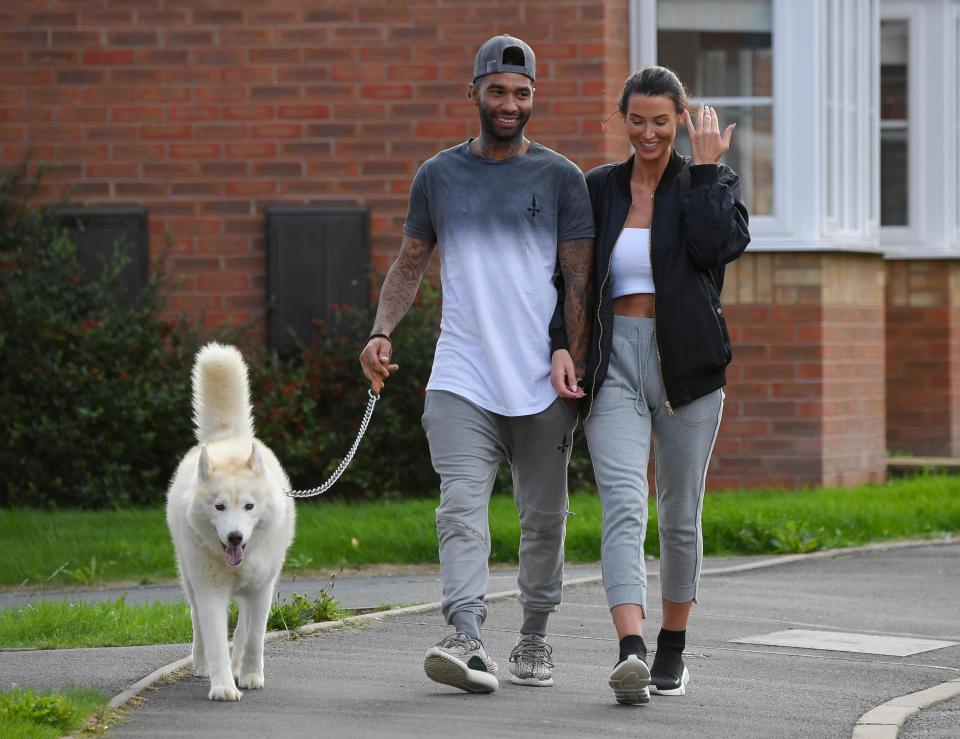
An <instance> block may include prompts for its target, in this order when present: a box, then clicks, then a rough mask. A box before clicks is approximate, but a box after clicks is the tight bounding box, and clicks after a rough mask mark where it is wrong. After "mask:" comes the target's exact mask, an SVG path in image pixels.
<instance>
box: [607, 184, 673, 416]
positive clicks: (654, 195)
mask: <svg viewBox="0 0 960 739" xmlns="http://www.w3.org/2000/svg"><path fill="white" fill-rule="evenodd" d="M650 199H651V200H652V201H653V208H652V212H651V213H650V238H649V239H648V240H647V244H648V245H649V247H650V277H651V279H653V284H654V285H656V284H657V280H656V278H655V277H654V274H653V221H654V219H655V218H656V217H657V191H656V189H654V191H653V192H652V193H650ZM654 304H656V297H654ZM653 348H654V349H656V350H657V370H658V371H659V372H660V384H661V385H662V386H663V397H665V398H666V399H667V402H666V406H667V415H668V416H672V415H673V406H671V405H670V396H669V395H667V384H666V383H665V382H664V381H663V363H661V361H660V343H659V342H658V341H657V318H656V311H654V318H653ZM594 379H596V378H594ZM591 407H592V406H591Z"/></svg>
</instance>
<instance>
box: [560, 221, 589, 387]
mask: <svg viewBox="0 0 960 739" xmlns="http://www.w3.org/2000/svg"><path fill="white" fill-rule="evenodd" d="M558 251H559V257H560V271H561V273H562V274H563V282H564V285H565V288H566V289H565V291H564V301H563V320H564V323H565V324H566V329H567V344H568V345H569V347H570V356H571V357H572V358H573V365H574V367H575V369H576V372H577V375H578V376H580V377H582V376H583V374H584V373H585V372H586V370H587V348H588V346H589V343H590V326H591V315H590V306H591V305H592V304H593V300H592V298H593V296H592V295H591V290H590V276H591V273H592V271H593V239H572V240H570V241H561V242H560V248H559V250H558Z"/></svg>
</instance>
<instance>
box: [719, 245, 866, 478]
mask: <svg viewBox="0 0 960 739" xmlns="http://www.w3.org/2000/svg"><path fill="white" fill-rule="evenodd" d="M727 269H728V271H727V280H726V284H725V286H724V291H723V300H724V305H725V311H726V314H727V323H728V326H729V328H730V335H731V339H732V340H733V352H734V360H733V364H732V365H731V366H730V368H729V370H728V373H727V377H728V380H729V385H728V387H727V389H726V392H727V402H726V406H725V409H724V420H723V424H722V425H721V428H720V434H719V437H718V439H717V445H716V449H715V453H714V459H713V463H712V464H711V468H710V477H709V479H708V482H709V485H710V487H711V488H713V489H721V488H728V487H757V486H785V487H789V488H796V487H803V486H810V485H820V484H825V485H837V484H844V485H852V484H859V483H862V482H869V481H874V480H880V479H883V477H884V475H885V445H884V434H883V426H884V423H883V419H884V412H885V410H884V400H885V399H884V375H883V356H884V354H883V353H884V336H883V302H882V301H883V292H882V284H883V263H882V259H881V258H880V257H878V256H874V255H845V254H816V253H807V254H789V253H777V254H763V253H756V252H749V253H747V254H746V255H744V256H743V257H741V259H740V260H739V261H737V262H735V263H734V264H733V265H731V266H730V267H728V268H727Z"/></svg>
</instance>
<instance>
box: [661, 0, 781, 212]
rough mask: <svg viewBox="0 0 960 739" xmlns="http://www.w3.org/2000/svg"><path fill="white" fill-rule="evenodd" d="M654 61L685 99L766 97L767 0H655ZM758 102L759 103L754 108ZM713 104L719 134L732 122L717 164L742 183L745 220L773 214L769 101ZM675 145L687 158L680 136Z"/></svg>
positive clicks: (769, 62) (769, 52) (769, 65)
mask: <svg viewBox="0 0 960 739" xmlns="http://www.w3.org/2000/svg"><path fill="white" fill-rule="evenodd" d="M657 55H658V63H659V64H661V65H663V66H665V67H669V68H670V69H672V70H673V71H674V72H676V73H677V76H678V77H679V78H680V81H681V82H683V84H684V86H685V87H686V89H687V92H688V93H689V95H690V97H691V98H692V99H694V100H697V99H703V98H706V99H710V98H744V97H750V98H758V97H759V98H768V99H771V98H773V27H772V3H771V0H728V1H725V2H717V0H711V1H709V2H706V1H704V0H659V2H658V3H657ZM757 103H759V104H757ZM715 107H717V114H718V115H719V117H720V125H721V131H722V129H723V128H724V127H725V126H726V125H728V124H730V123H734V122H736V124H737V128H736V130H735V131H734V134H733V143H732V145H731V147H730V151H729V152H728V153H727V155H726V156H725V157H724V159H723V161H724V163H726V164H727V165H729V166H730V167H733V169H735V170H736V171H737V173H738V174H739V175H740V178H741V181H742V183H743V195H744V201H745V202H746V203H747V207H748V208H749V209H750V213H751V215H771V214H772V213H773V109H772V101H771V102H767V101H766V100H763V101H756V100H751V101H746V100H744V101H742V104H739V105H738V104H737V103H736V101H729V100H728V101H727V104H726V105H724V106H723V107H721V106H715ZM677 144H678V147H679V148H680V150H681V151H683V152H684V153H685V154H689V153H690V147H689V142H688V140H687V137H686V132H685V131H683V132H681V134H680V135H679V136H678V139H677Z"/></svg>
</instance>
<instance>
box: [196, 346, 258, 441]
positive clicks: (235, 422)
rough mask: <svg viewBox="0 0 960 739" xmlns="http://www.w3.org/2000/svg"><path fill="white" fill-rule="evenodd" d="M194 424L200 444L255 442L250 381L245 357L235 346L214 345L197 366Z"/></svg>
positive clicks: (200, 356) (199, 355)
mask: <svg viewBox="0 0 960 739" xmlns="http://www.w3.org/2000/svg"><path fill="white" fill-rule="evenodd" d="M193 422H194V423H195V424H196V427H197V429H196V434H197V441H199V442H200V443H201V444H208V443H210V442H213V441H218V440H220V439H227V438H230V437H235V436H239V437H245V436H246V437H250V438H253V416H252V415H251V413H250V381H249V380H248V379H247V365H246V363H245V362H244V361H243V355H242V354H240V352H239V351H238V350H237V349H236V347H233V346H227V345H224V344H217V343H216V342H211V343H209V344H207V345H206V346H205V347H203V348H202V349H201V350H200V351H199V352H198V353H197V359H196V362H195V363H194V365H193Z"/></svg>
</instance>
